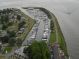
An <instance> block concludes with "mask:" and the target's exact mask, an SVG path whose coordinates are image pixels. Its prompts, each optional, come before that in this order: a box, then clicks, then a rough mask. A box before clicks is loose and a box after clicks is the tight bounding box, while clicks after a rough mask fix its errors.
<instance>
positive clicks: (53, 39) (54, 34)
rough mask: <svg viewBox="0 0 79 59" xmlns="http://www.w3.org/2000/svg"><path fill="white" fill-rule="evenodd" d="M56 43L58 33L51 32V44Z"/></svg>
mask: <svg viewBox="0 0 79 59" xmlns="http://www.w3.org/2000/svg"><path fill="white" fill-rule="evenodd" d="M55 41H56V33H55V32H51V34H50V44H54V42H55Z"/></svg>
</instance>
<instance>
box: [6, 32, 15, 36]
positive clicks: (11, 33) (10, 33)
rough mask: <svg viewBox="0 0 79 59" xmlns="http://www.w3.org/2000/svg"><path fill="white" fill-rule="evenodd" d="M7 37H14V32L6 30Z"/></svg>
mask: <svg viewBox="0 0 79 59" xmlns="http://www.w3.org/2000/svg"><path fill="white" fill-rule="evenodd" d="M7 33H8V35H9V37H15V36H16V33H15V32H14V31H7Z"/></svg>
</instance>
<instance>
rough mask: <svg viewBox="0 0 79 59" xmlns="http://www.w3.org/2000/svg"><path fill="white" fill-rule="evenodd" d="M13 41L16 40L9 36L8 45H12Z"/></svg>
mask: <svg viewBox="0 0 79 59" xmlns="http://www.w3.org/2000/svg"><path fill="white" fill-rule="evenodd" d="M15 42H16V40H15V38H10V39H9V41H8V43H9V45H10V46H14V45H15Z"/></svg>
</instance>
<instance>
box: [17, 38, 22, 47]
mask: <svg viewBox="0 0 79 59" xmlns="http://www.w3.org/2000/svg"><path fill="white" fill-rule="evenodd" d="M16 44H17V46H18V47H19V46H21V44H22V40H21V39H17V41H16Z"/></svg>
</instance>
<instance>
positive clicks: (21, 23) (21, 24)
mask: <svg viewBox="0 0 79 59" xmlns="http://www.w3.org/2000/svg"><path fill="white" fill-rule="evenodd" d="M25 23H26V22H25V21H22V22H20V23H19V25H18V27H19V28H18V29H20V28H21V27H23V26H24V24H25Z"/></svg>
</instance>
